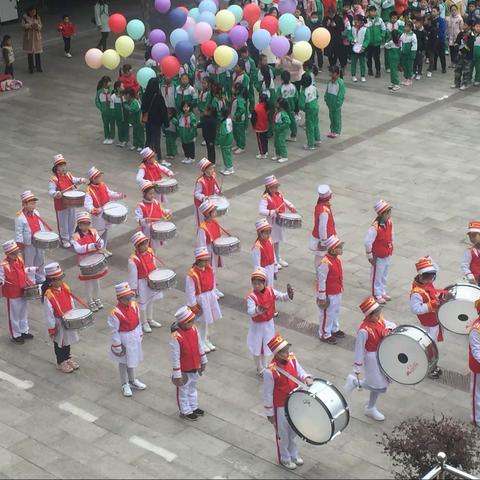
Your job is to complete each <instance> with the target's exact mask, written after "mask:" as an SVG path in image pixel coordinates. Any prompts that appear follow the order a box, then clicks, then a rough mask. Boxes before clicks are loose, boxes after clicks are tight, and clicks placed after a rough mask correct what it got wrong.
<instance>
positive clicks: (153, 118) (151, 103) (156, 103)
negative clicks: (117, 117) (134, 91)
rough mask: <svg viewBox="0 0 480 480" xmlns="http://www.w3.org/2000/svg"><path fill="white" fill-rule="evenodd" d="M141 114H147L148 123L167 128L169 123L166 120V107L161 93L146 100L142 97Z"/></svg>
mask: <svg viewBox="0 0 480 480" xmlns="http://www.w3.org/2000/svg"><path fill="white" fill-rule="evenodd" d="M142 112H148V122H147V123H151V124H154V125H158V126H160V127H161V126H164V127H165V128H167V127H168V125H169V124H170V121H169V119H168V111H167V105H166V104H165V99H164V98H163V95H162V93H161V92H160V93H155V94H153V95H151V96H150V97H149V98H147V95H145V96H144V97H143V102H142Z"/></svg>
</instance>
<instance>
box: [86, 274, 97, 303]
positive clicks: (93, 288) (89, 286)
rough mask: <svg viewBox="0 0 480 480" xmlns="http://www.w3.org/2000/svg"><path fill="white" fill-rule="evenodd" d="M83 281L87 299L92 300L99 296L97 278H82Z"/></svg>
mask: <svg viewBox="0 0 480 480" xmlns="http://www.w3.org/2000/svg"><path fill="white" fill-rule="evenodd" d="M84 283H85V293H86V297H87V300H88V301H89V302H93V301H94V300H97V299H98V298H99V295H100V293H99V291H100V281H99V279H98V278H96V279H94V280H84Z"/></svg>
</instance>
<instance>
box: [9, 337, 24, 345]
mask: <svg viewBox="0 0 480 480" xmlns="http://www.w3.org/2000/svg"><path fill="white" fill-rule="evenodd" d="M12 342H13V343H18V344H19V345H23V344H24V343H25V340H24V339H23V338H22V337H13V338H12Z"/></svg>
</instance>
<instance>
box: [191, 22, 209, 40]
mask: <svg viewBox="0 0 480 480" xmlns="http://www.w3.org/2000/svg"><path fill="white" fill-rule="evenodd" d="M193 35H194V37H195V38H196V39H197V42H198V43H204V42H206V41H207V40H210V39H211V38H212V35H213V30H212V27H211V26H210V25H209V24H208V23H207V22H198V23H197V24H196V25H195V27H194V29H193Z"/></svg>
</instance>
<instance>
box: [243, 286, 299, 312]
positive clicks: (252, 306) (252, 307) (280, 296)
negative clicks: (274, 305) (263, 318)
mask: <svg viewBox="0 0 480 480" xmlns="http://www.w3.org/2000/svg"><path fill="white" fill-rule="evenodd" d="M273 294H274V295H275V300H276V301H279V302H288V301H289V300H290V298H289V296H288V293H287V292H285V293H283V292H279V291H278V290H275V289H273ZM247 313H248V315H250V316H251V317H254V316H255V315H258V314H260V313H262V312H261V311H260V310H259V309H258V307H257V304H256V303H255V301H254V300H253V298H251V297H250V295H249V296H248V297H247Z"/></svg>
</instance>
